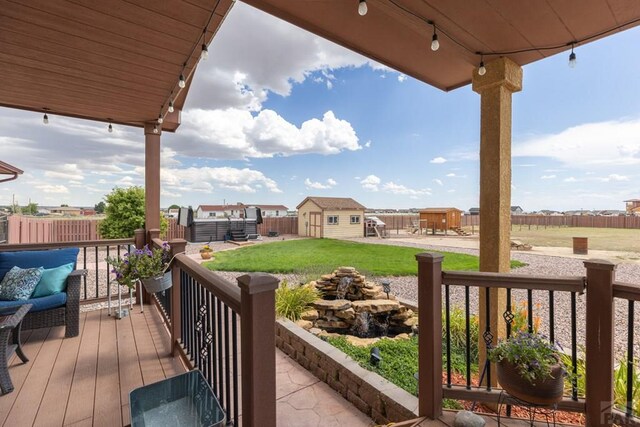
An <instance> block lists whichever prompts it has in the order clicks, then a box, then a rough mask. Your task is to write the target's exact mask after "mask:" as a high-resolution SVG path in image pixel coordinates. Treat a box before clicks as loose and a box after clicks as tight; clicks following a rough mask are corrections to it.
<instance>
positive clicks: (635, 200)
mask: <svg viewBox="0 0 640 427" xmlns="http://www.w3.org/2000/svg"><path fill="white" fill-rule="evenodd" d="M628 202H640V199H629V200H625V201H624V203H628Z"/></svg>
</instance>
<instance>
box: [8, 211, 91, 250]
mask: <svg viewBox="0 0 640 427" xmlns="http://www.w3.org/2000/svg"><path fill="white" fill-rule="evenodd" d="M7 234H8V239H7V240H8V243H9V244H18V243H51V242H76V241H85V240H100V235H99V234H98V221H96V220H89V219H48V218H47V219H41V218H28V217H24V216H20V215H12V216H10V217H9V218H8V233H7Z"/></svg>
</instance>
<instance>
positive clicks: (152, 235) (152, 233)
mask: <svg viewBox="0 0 640 427" xmlns="http://www.w3.org/2000/svg"><path fill="white" fill-rule="evenodd" d="M148 233H149V237H148V239H147V244H148V245H149V248H151V244H152V242H153V239H159V238H160V229H159V228H152V229H151V230H149V232H148Z"/></svg>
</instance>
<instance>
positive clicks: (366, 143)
mask: <svg viewBox="0 0 640 427" xmlns="http://www.w3.org/2000/svg"><path fill="white" fill-rule="evenodd" d="M364 147H365V148H369V147H371V140H368V141H367V142H365V143H364Z"/></svg>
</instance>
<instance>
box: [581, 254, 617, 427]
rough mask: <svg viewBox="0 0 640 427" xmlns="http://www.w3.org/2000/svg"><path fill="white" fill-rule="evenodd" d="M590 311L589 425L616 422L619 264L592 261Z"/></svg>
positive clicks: (588, 366)
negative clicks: (615, 287) (613, 413)
mask: <svg viewBox="0 0 640 427" xmlns="http://www.w3.org/2000/svg"><path fill="white" fill-rule="evenodd" d="M584 265H585V267H586V268H587V314H586V318H587V319H586V320H587V322H586V326H587V337H586V354H585V357H586V360H585V364H586V387H585V388H586V417H587V425H588V426H607V425H612V416H611V410H612V409H613V408H612V406H613V363H614V360H613V359H614V355H613V344H614V342H613V337H614V335H613V326H614V318H613V316H614V313H615V307H614V302H613V282H614V278H615V268H616V266H615V264H613V263H611V262H609V261H602V260H588V261H585V262H584Z"/></svg>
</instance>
